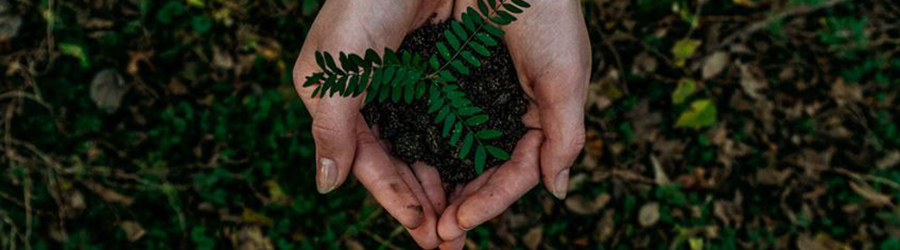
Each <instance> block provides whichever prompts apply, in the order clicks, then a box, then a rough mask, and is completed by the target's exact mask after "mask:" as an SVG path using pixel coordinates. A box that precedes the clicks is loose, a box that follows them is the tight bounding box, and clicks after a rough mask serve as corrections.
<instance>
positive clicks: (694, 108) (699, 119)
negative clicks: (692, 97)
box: [675, 99, 717, 129]
mask: <svg viewBox="0 0 900 250" xmlns="http://www.w3.org/2000/svg"><path fill="white" fill-rule="evenodd" d="M716 116H717V114H716V106H715V104H714V103H713V102H712V101H711V100H709V99H701V100H696V101H694V102H693V103H691V107H690V108H689V109H688V110H685V111H684V113H681V116H680V117H678V121H677V122H676V123H675V127H676V128H693V129H700V128H703V127H708V126H712V125H713V124H715V123H716Z"/></svg>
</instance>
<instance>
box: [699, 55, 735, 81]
mask: <svg viewBox="0 0 900 250" xmlns="http://www.w3.org/2000/svg"><path fill="white" fill-rule="evenodd" d="M729 59H730V58H729V56H728V52H725V51H716V52H715V53H713V54H712V55H710V56H709V57H706V60H703V70H702V71H701V72H702V73H703V79H704V80H706V79H710V78H713V77H715V76H716V75H718V74H719V73H720V72H722V70H724V69H725V67H726V66H728V61H729Z"/></svg>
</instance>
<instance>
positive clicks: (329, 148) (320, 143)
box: [312, 96, 359, 194]
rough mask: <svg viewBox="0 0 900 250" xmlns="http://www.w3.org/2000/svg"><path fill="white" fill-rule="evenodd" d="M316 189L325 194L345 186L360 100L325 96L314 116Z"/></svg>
mask: <svg viewBox="0 0 900 250" xmlns="http://www.w3.org/2000/svg"><path fill="white" fill-rule="evenodd" d="M313 117H314V118H313V124H312V135H313V139H314V140H315V142H316V187H317V188H318V190H319V193H322V194H325V193H328V192H331V191H332V190H334V189H335V188H337V187H338V186H340V185H341V183H344V181H345V180H346V179H347V174H348V173H350V166H351V165H352V164H353V158H354V156H355V154H356V123H357V119H359V98H343V97H339V96H336V97H333V98H331V97H324V98H323V99H321V100H319V102H318V105H317V107H316V112H315V115H314V116H313Z"/></svg>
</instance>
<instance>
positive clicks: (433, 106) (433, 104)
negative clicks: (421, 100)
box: [428, 98, 445, 114]
mask: <svg viewBox="0 0 900 250" xmlns="http://www.w3.org/2000/svg"><path fill="white" fill-rule="evenodd" d="M444 100H445V99H444V98H436V99H434V100H433V101H429V103H430V104H429V105H428V113H429V114H431V113H434V112H437V111H438V110H440V109H441V108H442V107H444Z"/></svg>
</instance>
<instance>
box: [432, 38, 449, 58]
mask: <svg viewBox="0 0 900 250" xmlns="http://www.w3.org/2000/svg"><path fill="white" fill-rule="evenodd" d="M435 46H436V47H437V49H438V53H439V54H441V57H444V59H445V60H450V58H451V55H450V50H449V49H447V45H444V43H442V42H438V43H437V44H435Z"/></svg>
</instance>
